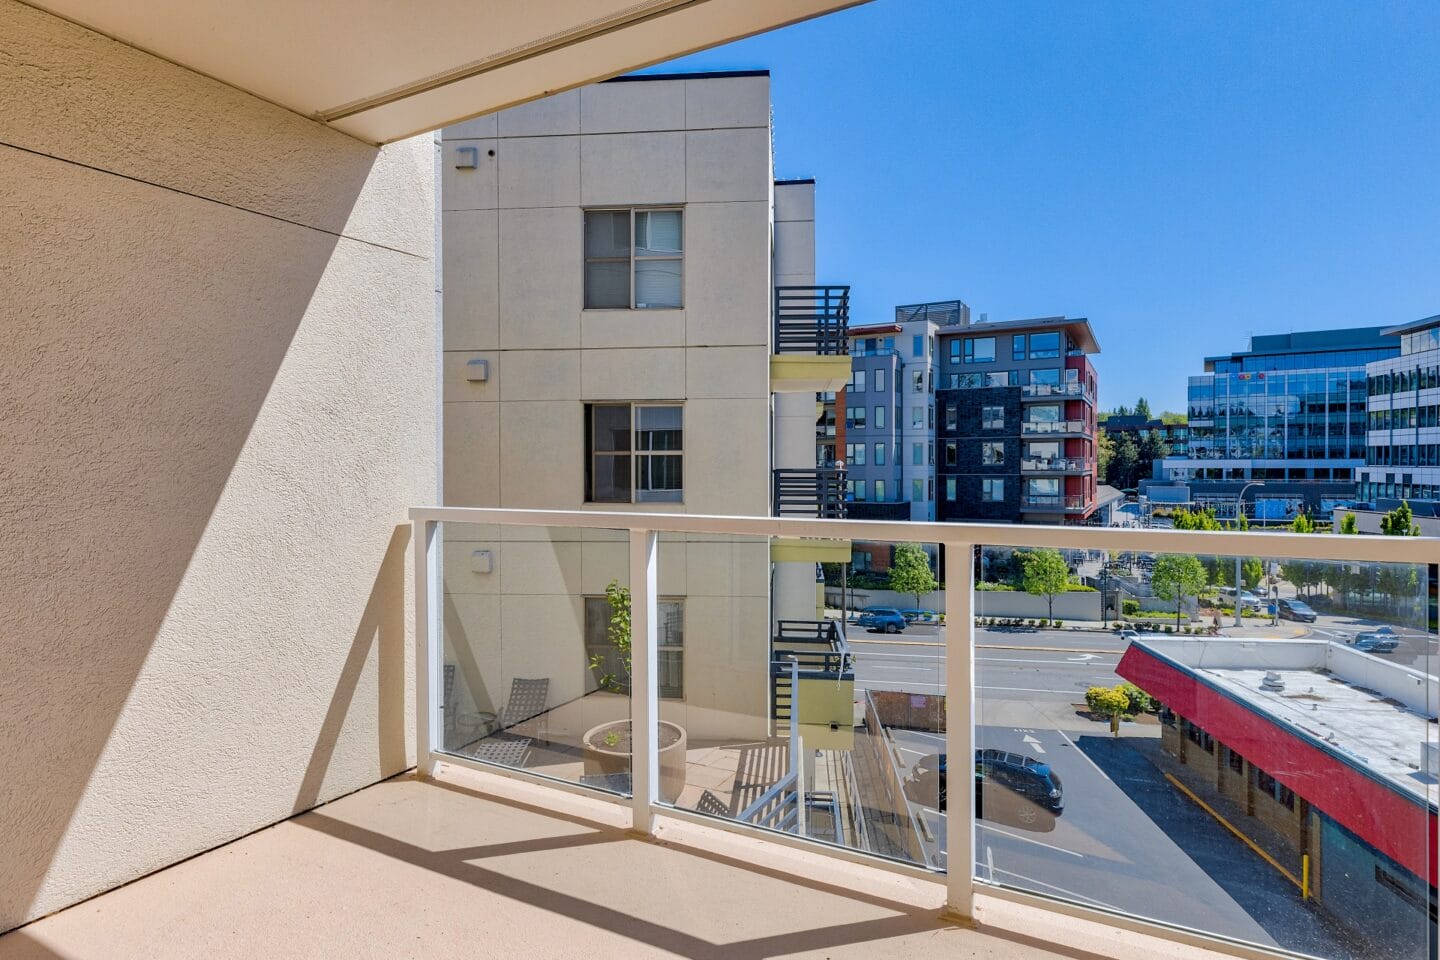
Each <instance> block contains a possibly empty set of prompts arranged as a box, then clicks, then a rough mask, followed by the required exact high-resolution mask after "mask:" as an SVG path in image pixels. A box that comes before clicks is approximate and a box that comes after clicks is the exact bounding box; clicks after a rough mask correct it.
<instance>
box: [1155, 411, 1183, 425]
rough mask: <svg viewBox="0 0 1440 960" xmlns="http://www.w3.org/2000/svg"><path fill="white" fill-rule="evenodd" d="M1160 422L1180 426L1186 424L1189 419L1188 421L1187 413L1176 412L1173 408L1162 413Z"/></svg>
mask: <svg viewBox="0 0 1440 960" xmlns="http://www.w3.org/2000/svg"><path fill="white" fill-rule="evenodd" d="M1160 422H1161V423H1164V424H1168V425H1170V426H1172V427H1178V426H1184V424H1185V423H1186V422H1187V421H1186V417H1185V414H1183V413H1175V412H1173V411H1171V410H1166V411H1164V412H1163V413H1161V414H1160Z"/></svg>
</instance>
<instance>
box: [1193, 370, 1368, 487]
mask: <svg viewBox="0 0 1440 960" xmlns="http://www.w3.org/2000/svg"><path fill="white" fill-rule="evenodd" d="M1294 359H1299V358H1294ZM1366 396H1367V391H1366V379H1365V368H1364V366H1363V365H1362V366H1357V367H1351V368H1347V369H1338V370H1337V369H1318V370H1317V369H1309V370H1278V371H1265V372H1232V373H1212V374H1204V375H1202V376H1198V377H1191V378H1190V387H1189V419H1190V443H1189V457H1190V458H1191V459H1194V460H1227V459H1228V460H1355V461H1357V462H1359V461H1363V460H1364V458H1365V427H1366V411H1365V400H1366Z"/></svg>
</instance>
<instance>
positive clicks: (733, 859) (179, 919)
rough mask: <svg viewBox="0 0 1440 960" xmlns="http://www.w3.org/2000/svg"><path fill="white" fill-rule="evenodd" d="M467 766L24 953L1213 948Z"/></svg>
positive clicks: (67, 919)
mask: <svg viewBox="0 0 1440 960" xmlns="http://www.w3.org/2000/svg"><path fill="white" fill-rule="evenodd" d="M627 821H628V811H626V810H625V809H624V808H621V807H618V806H616V805H614V804H610V803H606V802H604V801H599V800H593V799H591V798H588V797H581V796H575V795H571V794H568V793H563V792H559V791H555V790H550V789H547V788H544V787H536V786H532V785H530V784H525V783H517V782H515V781H512V780H506V779H502V778H499V777H495V776H491V775H487V774H480V773H475V772H473V771H470V770H467V769H459V768H454V767H442V769H441V770H440V771H439V772H438V774H437V777H436V779H435V780H433V781H430V782H422V781H419V780H416V779H414V778H413V777H410V776H406V777H401V778H397V779H395V780H390V781H387V782H385V783H381V784H378V785H376V786H373V787H369V788H367V789H365V790H362V791H360V792H358V793H355V794H351V795H350V796H347V797H344V798H341V799H339V800H336V801H334V802H332V803H330V804H327V805H325V806H322V807H320V808H318V809H316V810H313V811H311V812H309V813H306V814H303V815H301V816H298V817H295V818H293V819H291V820H287V821H284V822H282V823H280V824H277V825H275V826H272V827H269V828H266V829H264V830H261V831H259V832H257V833H254V834H251V835H249V836H247V837H243V838H241V839H239V840H237V841H235V842H233V843H231V844H228V845H227V846H224V847H221V848H219V849H216V850H212V851H210V852H208V853H205V854H201V855H200V856H197V857H194V858H193V859H190V860H187V861H185V862H183V863H180V864H177V865H175V866H172V867H170V868H168V869H165V870H162V871H160V872H158V873H155V874H152V875H150V876H148V877H145V878H142V879H140V880H137V881H135V882H134V883H131V884H129V885H127V886H124V887H121V888H119V889H117V890H113V891H111V892H109V893H106V894H103V895H101V896H99V897H96V898H94V899H92V900H89V901H86V902H84V903H81V904H78V905H76V906H74V907H71V908H69V909H67V910H64V911H61V912H60V913H56V914H54V915H52V916H49V917H46V918H43V919H41V920H38V921H36V922H34V923H32V924H30V925H28V926H26V927H22V928H20V929H18V930H15V931H12V932H11V933H9V934H7V935H5V936H3V937H0V958H3V960H56V958H66V960H91V958H95V960H98V958H106V960H113V958H131V957H134V958H142V957H143V958H146V960H166V958H182V957H184V958H190V957H246V958H250V957H264V958H267V960H276V958H290V957H296V958H299V957H303V958H317V957H345V958H369V957H377V958H378V957H385V958H390V957H417V958H450V957H455V958H460V957H464V958H489V957H495V958H507V960H510V958H517V957H584V958H586V960H595V958H602V957H625V958H645V957H689V958H710V957H714V958H720V957H724V958H762V957H780V956H786V957H789V956H800V957H833V958H842V957H856V958H859V957H865V958H884V957H896V958H900V957H904V958H906V960H928V958H932V957H933V958H936V960H939V958H945V960H960V958H995V960H1010V958H1014V960H1048V958H1065V960H1085V958H1090V957H1126V958H1130V957H1136V956H1144V957H1147V958H1155V960H1167V958H1175V960H1187V958H1192V957H1194V958H1198V957H1207V956H1214V954H1211V953H1209V952H1208V951H1203V950H1199V949H1196V948H1194V947H1187V946H1181V945H1178V944H1173V943H1166V942H1162V941H1158V940H1154V939H1152V938H1150V937H1147V936H1144V935H1141V934H1138V933H1132V932H1125V931H1119V930H1114V929H1111V928H1107V927H1103V926H1100V925H1097V924H1094V923H1091V922H1088V921H1083V920H1077V919H1073V918H1067V917H1064V916H1060V915H1056V914H1051V913H1049V912H1042V911H1039V910H1036V909H1033V908H1030V907H1025V906H1019V905H1016V904H1013V903H1008V902H1005V901H1000V900H995V899H992V898H988V897H982V898H981V900H980V901H979V903H978V905H977V913H978V915H979V919H980V927H979V928H978V929H969V928H965V927H961V926H957V925H954V924H950V923H946V922H943V921H942V920H940V919H939V909H940V906H941V903H942V900H943V887H942V886H941V885H940V884H939V883H936V882H932V881H929V880H924V879H919V878H910V877H904V876H898V875H895V874H892V873H888V872H885V871H880V870H876V869H873V868H869V867H863V866H857V865H854V864H849V863H845V862H842V861H836V860H834V859H833V858H829V857H825V856H823V855H817V854H813V853H810V852H808V851H799V850H794V849H790V848H787V847H782V846H779V845H776V844H772V843H766V842H763V841H761V840H757V839H752V838H749V837H742V836H737V835H735V834H732V833H726V832H722V831H717V830H713V829H710V828H707V827H701V826H696V825H693V824H688V823H681V822H678V821H671V820H663V819H662V820H661V821H660V825H659V830H658V833H659V836H658V839H657V840H656V841H653V842H652V841H648V840H644V839H640V838H637V837H635V836H632V835H630V834H628V833H626V832H625V830H624V825H625V823H626V822H627Z"/></svg>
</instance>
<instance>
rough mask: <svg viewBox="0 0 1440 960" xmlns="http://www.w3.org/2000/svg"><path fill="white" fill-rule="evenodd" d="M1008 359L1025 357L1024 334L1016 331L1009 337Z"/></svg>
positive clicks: (1022, 358)
mask: <svg viewBox="0 0 1440 960" xmlns="http://www.w3.org/2000/svg"><path fill="white" fill-rule="evenodd" d="M1010 359H1012V360H1024V359H1025V334H1023V333H1017V334H1015V336H1013V337H1011V338H1010Z"/></svg>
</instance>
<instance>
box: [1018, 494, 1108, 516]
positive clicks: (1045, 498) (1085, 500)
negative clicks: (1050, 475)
mask: <svg viewBox="0 0 1440 960" xmlns="http://www.w3.org/2000/svg"><path fill="white" fill-rule="evenodd" d="M1094 503H1095V501H1094V500H1093V499H1091V498H1090V497H1087V496H1085V495H1084V494H1081V493H1060V494H1031V493H1027V494H1025V495H1023V496H1022V497H1021V498H1020V509H1021V510H1026V511H1031V512H1035V513H1084V512H1085V511H1086V510H1088V509H1089V508H1090V507H1091V506H1093V505H1094Z"/></svg>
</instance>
